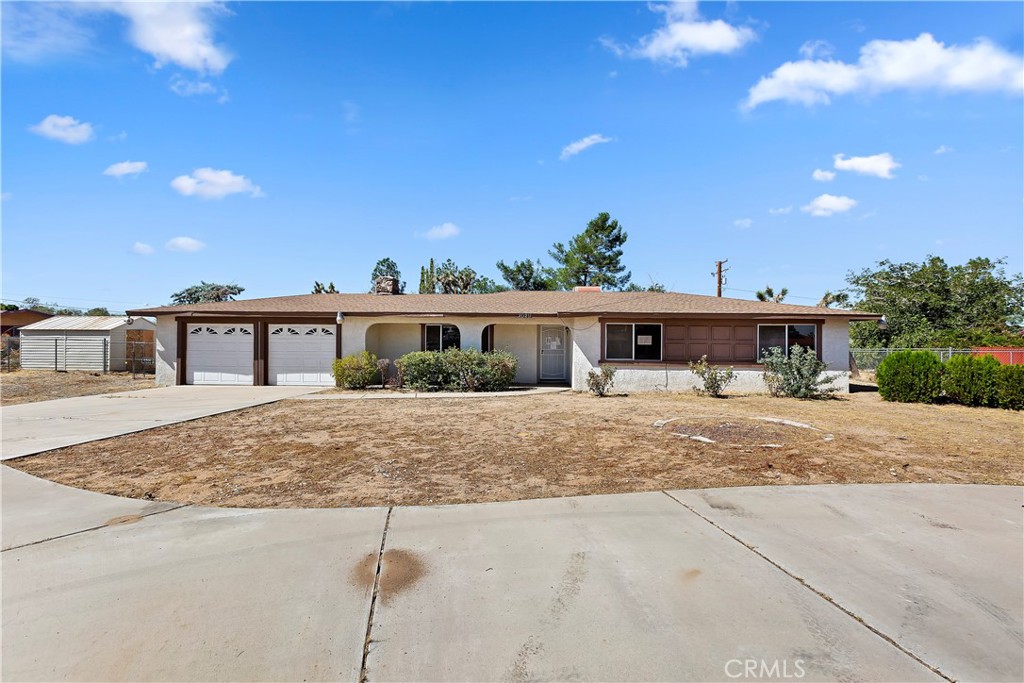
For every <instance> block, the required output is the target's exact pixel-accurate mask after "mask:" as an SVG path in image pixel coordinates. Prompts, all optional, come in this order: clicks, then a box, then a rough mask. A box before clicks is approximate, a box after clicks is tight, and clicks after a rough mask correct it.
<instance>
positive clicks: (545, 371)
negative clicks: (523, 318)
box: [540, 326, 565, 380]
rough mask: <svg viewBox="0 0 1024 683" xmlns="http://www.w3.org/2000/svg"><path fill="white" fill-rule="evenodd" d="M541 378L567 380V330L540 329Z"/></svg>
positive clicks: (555, 328) (554, 328)
mask: <svg viewBox="0 0 1024 683" xmlns="http://www.w3.org/2000/svg"><path fill="white" fill-rule="evenodd" d="M540 378H541V379H542V380H564V379H565V328H564V327H562V326H558V327H541V328H540Z"/></svg>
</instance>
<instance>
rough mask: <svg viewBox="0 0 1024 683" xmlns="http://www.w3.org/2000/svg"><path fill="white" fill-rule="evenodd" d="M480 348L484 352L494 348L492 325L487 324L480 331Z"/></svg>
mask: <svg viewBox="0 0 1024 683" xmlns="http://www.w3.org/2000/svg"><path fill="white" fill-rule="evenodd" d="M480 350H481V351H483V352H484V353H490V352H491V351H493V350H494V325H488V326H487V327H485V328H484V331H483V332H481V333H480Z"/></svg>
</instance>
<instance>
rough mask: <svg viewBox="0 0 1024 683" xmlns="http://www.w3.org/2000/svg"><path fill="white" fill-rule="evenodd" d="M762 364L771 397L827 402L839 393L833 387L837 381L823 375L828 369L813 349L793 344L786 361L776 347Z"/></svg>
mask: <svg viewBox="0 0 1024 683" xmlns="http://www.w3.org/2000/svg"><path fill="white" fill-rule="evenodd" d="M761 362H762V363H763V364H764V372H763V373H762V376H763V378H764V383H765V385H766V386H767V387H768V391H769V393H771V395H772V396H790V397H792V398H825V397H827V396H830V395H831V394H833V393H835V392H836V391H838V390H839V387H835V386H832V384H833V383H834V382H835V381H836V378H835V377H830V376H829V375H826V374H824V372H825V369H826V368H827V367H828V366H827V365H826V364H825V362H824V361H821V360H818V356H817V354H815V352H814V349H811V348H805V347H803V346H800V345H799V344H793V346H792V347H791V348H790V349H789V357H788V358H787V357H786V354H785V353H784V352H783V351H782V347H781V346H773V347H772V348H770V349H768V353H766V354H765V356H764V357H763V358H762V359H761Z"/></svg>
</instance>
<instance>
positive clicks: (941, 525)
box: [917, 513, 962, 531]
mask: <svg viewBox="0 0 1024 683" xmlns="http://www.w3.org/2000/svg"><path fill="white" fill-rule="evenodd" d="M917 516H918V517H920V518H921V519H923V520H924V521H926V522H928V524H930V525H931V526H933V527H935V528H936V529H952V530H953V531H962V529H961V528H960V527H958V526H953V525H952V524H947V523H946V522H940V521H939V520H937V519H932V518H931V517H929V516H928V515H922V514H921V513H918V514H917Z"/></svg>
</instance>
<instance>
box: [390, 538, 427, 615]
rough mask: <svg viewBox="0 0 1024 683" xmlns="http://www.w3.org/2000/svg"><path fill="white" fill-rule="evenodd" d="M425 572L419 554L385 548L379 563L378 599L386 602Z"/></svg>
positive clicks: (425, 568)
mask: <svg viewBox="0 0 1024 683" xmlns="http://www.w3.org/2000/svg"><path fill="white" fill-rule="evenodd" d="M426 573H427V567H426V565H425V564H424V562H423V560H421V559H420V557H419V555H417V554H416V553H413V552H410V551H408V550H398V549H395V550H385V551H384V555H383V556H382V557H381V565H380V601H381V603H383V604H385V605H386V604H388V602H389V601H391V600H392V599H394V597H395V596H396V595H398V594H399V593H401V592H402V591H404V590H408V589H409V588H410V587H411V586H413V585H414V584H415V583H416V582H417V581H419V580H420V579H422V578H423V576H424V575H425V574H426Z"/></svg>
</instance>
